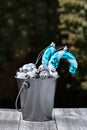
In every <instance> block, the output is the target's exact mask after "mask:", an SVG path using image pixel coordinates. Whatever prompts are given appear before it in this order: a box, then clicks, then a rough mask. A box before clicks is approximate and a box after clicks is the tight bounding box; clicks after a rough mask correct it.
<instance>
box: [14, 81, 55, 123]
mask: <svg viewBox="0 0 87 130" xmlns="http://www.w3.org/2000/svg"><path fill="white" fill-rule="evenodd" d="M17 84H18V88H19V93H18V96H17V99H16V108H17V100H18V98H19V96H20V104H21V112H22V115H23V119H24V120H28V121H48V120H51V119H52V110H53V107H54V95H55V87H56V79H55V78H48V79H40V78H39V79H31V80H29V79H28V80H23V79H17Z"/></svg>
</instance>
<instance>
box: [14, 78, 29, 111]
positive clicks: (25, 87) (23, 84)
mask: <svg viewBox="0 0 87 130" xmlns="http://www.w3.org/2000/svg"><path fill="white" fill-rule="evenodd" d="M29 87H30V83H29V81H27V80H25V81H24V82H23V83H22V85H21V87H20V90H19V92H18V95H17V97H16V101H15V108H16V110H17V111H19V112H22V110H23V108H21V109H19V108H18V99H19V97H20V94H21V92H22V90H23V89H27V88H29ZM25 100H26V95H25V97H24V102H25ZM23 107H24V105H23Z"/></svg>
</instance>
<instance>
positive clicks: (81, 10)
mask: <svg viewBox="0 0 87 130" xmlns="http://www.w3.org/2000/svg"><path fill="white" fill-rule="evenodd" d="M52 41H53V42H55V43H56V46H57V47H62V46H65V45H67V46H68V48H69V51H70V52H71V53H73V54H74V55H75V56H76V58H77V61H78V65H79V67H78V70H77V73H76V74H75V75H70V74H69V72H68V65H69V64H68V63H67V61H65V60H63V59H61V61H60V64H59V68H58V72H59V74H60V78H59V79H58V81H57V88H56V93H55V101H54V107H67V108H68V107H87V57H86V56H87V4H86V0H77V1H76V0H71V1H70V0H36V1H33V0H1V1H0V108H15V105H14V104H15V99H16V96H17V93H18V88H17V84H16V79H15V78H14V76H15V74H16V71H17V69H18V68H19V67H21V66H22V65H24V64H25V63H29V62H33V63H34V62H35V61H36V57H37V55H38V54H39V52H40V51H41V50H43V49H44V48H45V47H47V46H48V45H49V44H50V43H51V42H52Z"/></svg>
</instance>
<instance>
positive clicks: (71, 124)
mask: <svg viewBox="0 0 87 130" xmlns="http://www.w3.org/2000/svg"><path fill="white" fill-rule="evenodd" d="M53 116H54V118H55V120H56V124H57V128H58V130H86V129H87V109H78V108H77V109H55V110H54V112H53Z"/></svg>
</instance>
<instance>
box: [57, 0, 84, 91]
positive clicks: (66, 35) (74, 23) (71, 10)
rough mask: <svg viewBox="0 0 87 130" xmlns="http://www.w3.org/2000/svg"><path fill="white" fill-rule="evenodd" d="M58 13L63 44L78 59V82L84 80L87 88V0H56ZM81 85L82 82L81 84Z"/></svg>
mask: <svg viewBox="0 0 87 130" xmlns="http://www.w3.org/2000/svg"><path fill="white" fill-rule="evenodd" d="M58 1H59V8H58V13H59V14H60V18H59V20H60V23H59V26H58V28H59V29H60V37H61V42H62V44H63V45H66V44H67V45H68V46H69V50H70V51H71V52H72V53H73V54H74V55H75V56H76V58H77V61H78V65H79V66H78V71H77V72H78V73H77V74H76V77H77V78H78V80H79V82H80V83H82V82H85V86H82V87H86V88H87V82H86V81H87V73H86V72H87V68H86V66H87V59H86V55H87V43H86V42H87V1H86V0H77V1H76V0H71V1H70V0H58ZM81 85H82V84H81Z"/></svg>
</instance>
